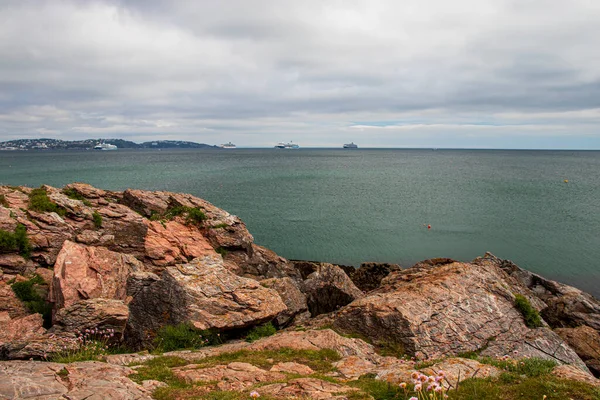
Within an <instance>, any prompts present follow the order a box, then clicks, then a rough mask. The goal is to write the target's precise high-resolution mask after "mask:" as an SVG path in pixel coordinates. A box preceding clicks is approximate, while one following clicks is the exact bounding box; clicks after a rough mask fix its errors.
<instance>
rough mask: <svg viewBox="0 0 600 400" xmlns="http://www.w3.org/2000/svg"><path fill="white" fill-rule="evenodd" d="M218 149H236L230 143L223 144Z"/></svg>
mask: <svg viewBox="0 0 600 400" xmlns="http://www.w3.org/2000/svg"><path fill="white" fill-rule="evenodd" d="M219 147H220V148H222V149H235V148H236V146H235V144H233V143H231V142H229V143H224V144H222V145H220V146H219Z"/></svg>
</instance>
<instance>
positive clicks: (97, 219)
mask: <svg viewBox="0 0 600 400" xmlns="http://www.w3.org/2000/svg"><path fill="white" fill-rule="evenodd" d="M92 221H94V227H95V228H96V229H100V228H102V215H100V213H99V212H98V211H94V213H93V214H92Z"/></svg>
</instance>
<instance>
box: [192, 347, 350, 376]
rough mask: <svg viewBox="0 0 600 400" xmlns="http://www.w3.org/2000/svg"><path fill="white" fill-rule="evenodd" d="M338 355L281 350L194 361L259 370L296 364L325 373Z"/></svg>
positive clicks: (327, 351)
mask: <svg viewBox="0 0 600 400" xmlns="http://www.w3.org/2000/svg"><path fill="white" fill-rule="evenodd" d="M340 358H341V357H340V355H339V354H338V353H337V352H336V351H335V350H331V349H322V350H294V349H288V348H282V349H278V350H263V351H249V350H240V351H236V352H233V353H224V354H220V355H218V356H213V357H207V358H203V359H201V360H197V361H194V363H195V364H200V365H202V367H213V366H215V365H221V364H229V363H231V362H234V361H238V362H246V363H249V364H252V365H255V366H257V367H259V368H270V367H271V366H273V365H274V364H277V363H280V362H290V361H293V362H297V363H299V364H304V365H308V366H309V367H311V368H312V369H313V370H314V371H315V372H318V373H327V372H330V371H333V370H334V367H333V365H332V363H333V362H335V361H338V360H340Z"/></svg>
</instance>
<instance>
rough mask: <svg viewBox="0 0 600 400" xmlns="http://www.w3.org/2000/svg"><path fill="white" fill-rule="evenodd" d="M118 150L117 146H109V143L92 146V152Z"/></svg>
mask: <svg viewBox="0 0 600 400" xmlns="http://www.w3.org/2000/svg"><path fill="white" fill-rule="evenodd" d="M116 149H118V147H117V146H115V145H114V144H110V143H98V144H97V145H95V146H94V150H116Z"/></svg>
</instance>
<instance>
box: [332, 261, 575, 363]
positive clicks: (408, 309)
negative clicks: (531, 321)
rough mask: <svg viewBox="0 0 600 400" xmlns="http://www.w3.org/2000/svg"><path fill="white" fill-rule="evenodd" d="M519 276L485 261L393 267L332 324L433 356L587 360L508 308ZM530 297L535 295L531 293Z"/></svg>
mask: <svg viewBox="0 0 600 400" xmlns="http://www.w3.org/2000/svg"><path fill="white" fill-rule="evenodd" d="M519 285H520V283H519V282H517V281H516V280H514V279H512V278H511V277H510V276H508V275H507V274H506V273H504V271H502V269H500V268H493V267H491V266H489V265H485V266H484V265H479V264H470V263H458V262H455V263H451V264H443V265H437V266H436V265H433V266H432V265H427V264H422V265H420V266H419V267H413V268H409V269H406V270H402V271H398V272H395V273H392V274H391V275H389V276H388V277H387V278H385V279H384V280H383V282H382V287H381V288H380V289H378V290H376V291H375V292H373V293H372V294H370V295H369V296H367V297H364V298H362V299H358V300H355V301H354V302H352V303H351V304H350V305H348V306H347V307H346V308H345V309H344V310H342V311H341V312H340V313H339V314H338V316H337V318H336V319H335V322H334V325H335V326H336V327H338V328H340V329H342V330H345V331H350V332H357V333H360V334H363V335H365V336H366V337H369V338H370V339H372V340H373V341H375V342H378V343H396V344H398V345H401V346H403V347H404V349H405V351H406V352H407V353H408V354H412V355H415V356H417V357H418V358H424V359H430V358H441V357H444V356H451V355H457V354H459V353H461V352H466V351H476V350H478V351H481V352H482V354H484V355H492V356H495V355H498V354H500V355H503V354H510V353H512V352H514V351H516V352H518V353H519V354H520V355H521V356H526V355H528V356H532V357H542V358H553V359H555V360H556V361H558V362H559V363H574V364H576V365H578V366H580V367H581V368H582V369H584V370H585V369H586V368H585V365H584V364H583V363H582V361H581V360H580V359H579V357H578V356H577V355H576V354H575V353H574V352H573V350H571V349H570V348H569V347H568V346H567V345H566V344H565V343H564V342H563V341H562V339H560V337H558V335H556V334H555V333H554V332H552V331H551V330H550V329H548V328H545V327H543V328H538V329H529V328H528V327H527V326H526V325H525V323H524V321H523V317H522V315H521V314H520V313H519V312H518V311H517V310H516V309H515V307H514V306H513V301H514V295H513V292H515V291H521V292H526V288H523V287H521V288H519V289H516V288H517V287H518V286H519ZM529 297H532V296H531V295H530V296H529Z"/></svg>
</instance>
